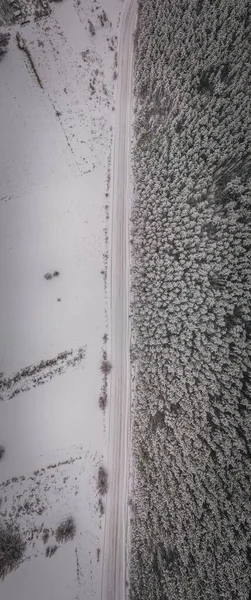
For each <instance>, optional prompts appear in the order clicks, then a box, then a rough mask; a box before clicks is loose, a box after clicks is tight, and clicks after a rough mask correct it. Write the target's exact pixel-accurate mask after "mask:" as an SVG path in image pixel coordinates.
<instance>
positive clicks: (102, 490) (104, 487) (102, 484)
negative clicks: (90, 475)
mask: <svg viewBox="0 0 251 600" xmlns="http://www.w3.org/2000/svg"><path fill="white" fill-rule="evenodd" d="M97 486H98V492H99V494H100V495H101V496H105V494H107V491H108V473H107V470H106V469H105V467H104V466H103V465H102V466H100V467H99V470H98V484H97Z"/></svg>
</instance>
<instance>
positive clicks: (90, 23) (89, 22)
mask: <svg viewBox="0 0 251 600" xmlns="http://www.w3.org/2000/svg"><path fill="white" fill-rule="evenodd" d="M88 24H89V32H90V34H91V35H95V33H96V31H95V27H94V25H93V23H92V21H90V19H89V20H88Z"/></svg>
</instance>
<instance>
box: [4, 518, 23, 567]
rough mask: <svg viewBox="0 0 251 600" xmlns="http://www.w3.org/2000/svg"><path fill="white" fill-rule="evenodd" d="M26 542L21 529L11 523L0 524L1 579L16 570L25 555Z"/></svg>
mask: <svg viewBox="0 0 251 600" xmlns="http://www.w3.org/2000/svg"><path fill="white" fill-rule="evenodd" d="M24 551H25V542H24V540H23V539H22V536H21V534H20V532H19V529H18V528H17V527H15V526H14V525H13V523H11V522H9V521H3V522H1V523H0V578H1V579H4V577H6V575H8V573H10V572H11V571H13V569H16V568H17V567H18V566H19V564H20V562H21V560H22V558H23V555H24Z"/></svg>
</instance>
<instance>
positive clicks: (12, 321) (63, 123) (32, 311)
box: [0, 0, 123, 600]
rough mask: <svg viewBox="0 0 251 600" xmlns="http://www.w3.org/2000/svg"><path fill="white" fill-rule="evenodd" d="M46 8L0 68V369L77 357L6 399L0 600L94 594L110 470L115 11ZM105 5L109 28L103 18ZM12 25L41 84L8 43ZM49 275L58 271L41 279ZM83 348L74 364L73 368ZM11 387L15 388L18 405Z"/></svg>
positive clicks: (0, 413)
mask: <svg viewBox="0 0 251 600" xmlns="http://www.w3.org/2000/svg"><path fill="white" fill-rule="evenodd" d="M50 6H51V10H52V12H51V15H50V16H48V17H44V18H41V19H38V20H37V21H34V19H33V18H31V20H30V23H28V24H26V25H25V26H24V27H21V26H20V25H18V24H17V25H15V26H12V27H11V28H9V31H10V33H11V39H10V43H9V47H8V52H7V54H6V56H4V58H3V59H2V61H1V62H0V119H1V124H0V131H1V144H0V174H1V185H0V306H1V310H0V331H1V340H0V371H1V372H2V373H3V374H4V377H6V378H13V376H15V374H17V373H18V372H19V375H20V370H22V369H25V368H26V367H29V366H30V365H33V366H38V365H40V367H41V364H40V363H41V361H42V360H44V361H52V359H54V358H56V357H57V356H58V354H60V353H64V352H70V351H72V354H71V355H69V356H67V357H66V358H65V359H64V358H61V359H60V361H61V362H60V365H61V366H62V368H61V367H60V368H61V373H59V372H58V367H57V365H53V366H50V365H49V366H48V365H46V364H44V365H43V366H42V367H41V370H40V374H42V377H43V381H42V383H43V385H39V383H41V382H38V381H37V379H36V376H35V375H34V373H33V374H32V373H29V374H28V375H27V374H25V373H22V371H21V375H20V380H18V382H15V385H14V384H13V385H14V388H13V387H11V388H10V390H9V389H7V392H6V390H5V391H4V393H1V391H0V395H1V398H3V401H0V444H3V445H4V446H5V448H6V452H5V455H4V457H3V459H2V460H1V462H0V498H1V506H0V511H1V516H2V518H4V519H7V520H13V521H14V522H17V523H18V524H20V527H21V531H22V533H23V535H24V536H25V539H26V541H27V546H26V552H25V557H24V561H23V563H22V564H21V566H20V567H19V568H18V569H17V570H16V571H13V572H12V573H10V574H9V575H8V576H7V577H6V578H5V579H4V580H3V581H2V582H0V598H1V600H35V599H36V600H44V599H45V598H48V599H51V600H80V599H81V600H82V599H84V600H92V598H98V599H99V598H100V597H101V567H102V560H103V557H102V553H103V537H104V517H102V516H101V515H100V510H99V506H98V494H97V487H96V481H97V471H98V467H99V465H100V464H102V463H104V464H106V463H107V423H106V419H107V416H106V418H104V416H103V414H102V412H101V410H100V408H99V407H98V398H99V394H100V390H101V386H102V376H101V372H100V363H101V359H102V347H103V341H102V338H103V335H104V333H105V331H106V325H107V320H106V312H105V309H106V296H105V290H104V278H103V276H102V274H101V271H102V270H103V269H104V259H103V254H104V252H106V251H107V248H106V244H105V233H104V230H105V227H106V224H107V222H106V212H105V205H107V204H108V205H109V209H110V208H111V207H110V197H106V196H105V193H106V192H107V190H108V187H107V186H108V184H107V175H108V158H109V153H110V150H111V139H112V130H113V127H114V122H115V112H116V111H113V110H112V107H113V106H114V96H113V93H114V79H113V73H114V56H115V50H116V40H115V36H117V35H118V22H119V15H120V11H121V9H122V8H123V3H122V2H121V0H102V2H92V1H89V0H87V1H84V0H80V2H79V1H78V0H73V1H72V0H63V2H60V3H57V4H56V3H55V4H54V3H51V5H50ZM96 7H98V10H96ZM92 9H93V11H94V12H92ZM102 9H104V10H105V11H106V13H107V16H108V22H107V24H106V25H105V27H101V24H100V21H99V19H98V17H97V15H98V13H100V12H101V10H102ZM88 19H90V20H91V21H92V22H93V24H94V26H95V29H96V34H95V36H91V34H90V32H89V27H88ZM110 22H111V24H110ZM17 31H19V32H20V34H21V36H22V38H23V39H24V40H25V44H26V47H27V48H28V49H29V52H30V55H31V56H32V60H33V63H34V65H35V68H36V71H37V73H38V76H39V79H40V81H41V84H42V87H40V85H39V83H38V80H37V79H36V76H35V74H34V72H33V70H32V68H31V64H30V62H29V60H28V58H27V55H26V54H25V53H24V52H23V51H22V50H20V49H19V48H18V46H17V44H16V39H15V35H16V32H17ZM111 38H114V45H115V50H114V51H112V50H111V49H109V44H110V43H111V42H110V40H111ZM107 39H108V40H109V41H107ZM87 51H88V52H87ZM93 78H95V84H94V87H95V92H94V93H93V95H92V93H91V89H90V80H91V81H92V82H93ZM54 271H58V272H59V275H58V276H55V277H52V279H50V280H46V279H45V278H44V275H45V274H46V273H48V272H49V273H53V272H54ZM79 348H82V355H81V356H82V358H81V359H79V360H77V361H76V363H75V364H73V365H72V364H70V365H69V364H67V361H68V362H70V361H71V359H74V357H76V356H77V353H78V351H79ZM72 362H74V360H72ZM12 389H15V390H16V389H17V390H18V393H16V395H14V396H13V397H11V390H12ZM104 503H106V499H105V501H104ZM70 515H72V516H73V517H74V518H75V521H76V528H77V531H76V536H75V538H74V539H73V540H72V541H68V542H66V543H65V544H60V545H59V547H58V549H57V551H56V553H55V554H54V555H53V556H52V557H50V558H46V556H45V549H46V545H44V543H43V542H42V530H43V528H48V529H50V538H49V541H48V544H49V545H53V544H55V536H54V533H53V532H54V531H55V529H56V527H57V525H58V524H59V523H60V522H61V520H62V519H64V518H65V517H68V516H70ZM48 544H47V545H48ZM98 549H100V559H99V560H98V558H99V557H98V555H97V550H98ZM116 600H117V599H116Z"/></svg>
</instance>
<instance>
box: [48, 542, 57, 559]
mask: <svg viewBox="0 0 251 600" xmlns="http://www.w3.org/2000/svg"><path fill="white" fill-rule="evenodd" d="M57 549H58V546H57V545H56V544H54V546H47V548H46V551H45V556H46V558H50V557H51V556H53V554H55V552H56V551H57Z"/></svg>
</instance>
